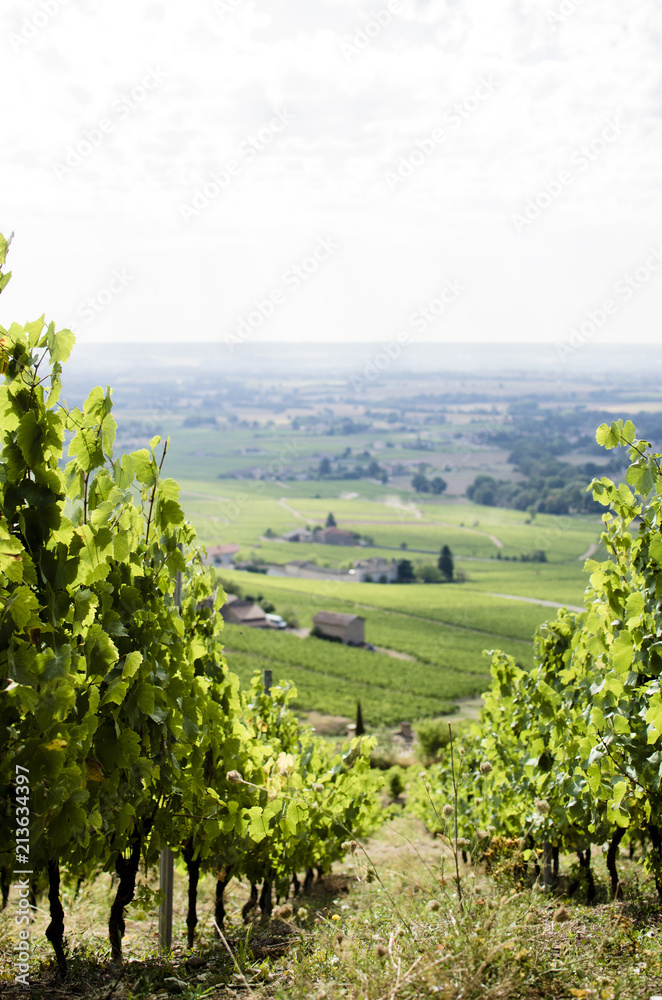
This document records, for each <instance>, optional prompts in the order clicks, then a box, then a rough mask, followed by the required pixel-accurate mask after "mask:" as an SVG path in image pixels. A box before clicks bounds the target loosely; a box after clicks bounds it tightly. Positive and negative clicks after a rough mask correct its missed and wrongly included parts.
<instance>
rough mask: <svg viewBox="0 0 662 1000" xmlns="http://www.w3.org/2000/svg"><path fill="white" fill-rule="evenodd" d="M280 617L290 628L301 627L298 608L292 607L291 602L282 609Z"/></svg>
mask: <svg viewBox="0 0 662 1000" xmlns="http://www.w3.org/2000/svg"><path fill="white" fill-rule="evenodd" d="M279 614H280V617H281V618H282V619H283V620H284V621H286V622H287V624H288V625H289V626H290V628H298V627H299V619H298V617H297V613H296V608H294V607H292V605H291V604H286V605H285V607H283V608H281V609H280V612H279Z"/></svg>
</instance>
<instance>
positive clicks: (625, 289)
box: [556, 244, 662, 361]
mask: <svg viewBox="0 0 662 1000" xmlns="http://www.w3.org/2000/svg"><path fill="white" fill-rule="evenodd" d="M661 267H662V244H661V245H660V246H657V247H649V248H648V256H647V257H646V259H645V261H644V262H643V263H642V264H639V266H638V267H636V268H635V269H634V270H633V271H626V272H625V273H624V274H622V275H621V277H620V278H619V279H618V281H616V282H615V283H614V286H613V291H612V294H611V295H610V296H609V297H608V298H606V299H603V301H602V302H601V303H600V305H599V306H597V308H595V309H588V310H587V311H586V312H585V313H584V318H583V319H582V320H581V321H580V322H579V323H576V324H575V325H574V326H571V327H570V333H569V335H568V336H567V337H566V339H565V340H564V342H563V343H562V344H557V345H556V353H557V354H558V356H559V358H560V360H561V361H566V360H567V359H568V358H569V357H572V355H573V354H576V353H577V351H579V350H580V349H581V348H582V347H583V346H584V344H586V342H587V341H589V340H590V339H591V338H592V337H594V336H595V334H596V333H597V332H598V331H599V330H601V329H602V328H603V327H604V326H605V325H606V323H607V322H608V320H609V319H611V318H612V317H614V316H615V315H616V313H617V312H618V310H619V308H620V307H621V306H622V305H623V304H624V303H625V302H629V300H630V299H631V298H632V297H633V296H634V294H635V292H637V291H639V289H641V288H643V287H644V285H646V284H647V283H648V282H649V281H650V279H651V278H652V277H653V275H654V274H655V272H656V271H659V270H660V268H661Z"/></svg>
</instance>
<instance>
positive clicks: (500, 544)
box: [425, 521, 503, 549]
mask: <svg viewBox="0 0 662 1000" xmlns="http://www.w3.org/2000/svg"><path fill="white" fill-rule="evenodd" d="M425 523H426V524H437V525H439V527H441V528H456V529H457V531H468V532H470V534H472V535H482V536H483V537H484V538H489V540H490V541H491V542H492V543H493V545H496V547H497V548H498V549H502V548H503V542H502V541H501V539H500V538H497V536H496V535H491V534H490V532H489V531H478V529H477V528H465V527H464V525H463V524H450V523H449V522H448V521H426V522H425Z"/></svg>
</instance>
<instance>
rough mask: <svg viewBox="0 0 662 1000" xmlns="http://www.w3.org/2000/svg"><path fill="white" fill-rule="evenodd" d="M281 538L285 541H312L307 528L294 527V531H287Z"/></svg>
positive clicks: (311, 534) (311, 535) (310, 533)
mask: <svg viewBox="0 0 662 1000" xmlns="http://www.w3.org/2000/svg"><path fill="white" fill-rule="evenodd" d="M281 538H282V539H283V541H285V542H312V540H313V533H312V531H308V529H307V528H295V529H294V531H288V532H287V534H285V535H281Z"/></svg>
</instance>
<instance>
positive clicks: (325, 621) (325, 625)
mask: <svg viewBox="0 0 662 1000" xmlns="http://www.w3.org/2000/svg"><path fill="white" fill-rule="evenodd" d="M313 625H314V626H315V628H316V629H317V631H318V632H321V633H322V635H325V636H328V637H329V638H330V639H340V640H341V641H342V642H344V643H356V644H357V645H358V644H360V643H363V642H365V619H364V618H361V617H360V616H359V615H343V614H340V612H337V611H318V613H317V614H316V615H315V617H314V618H313Z"/></svg>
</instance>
